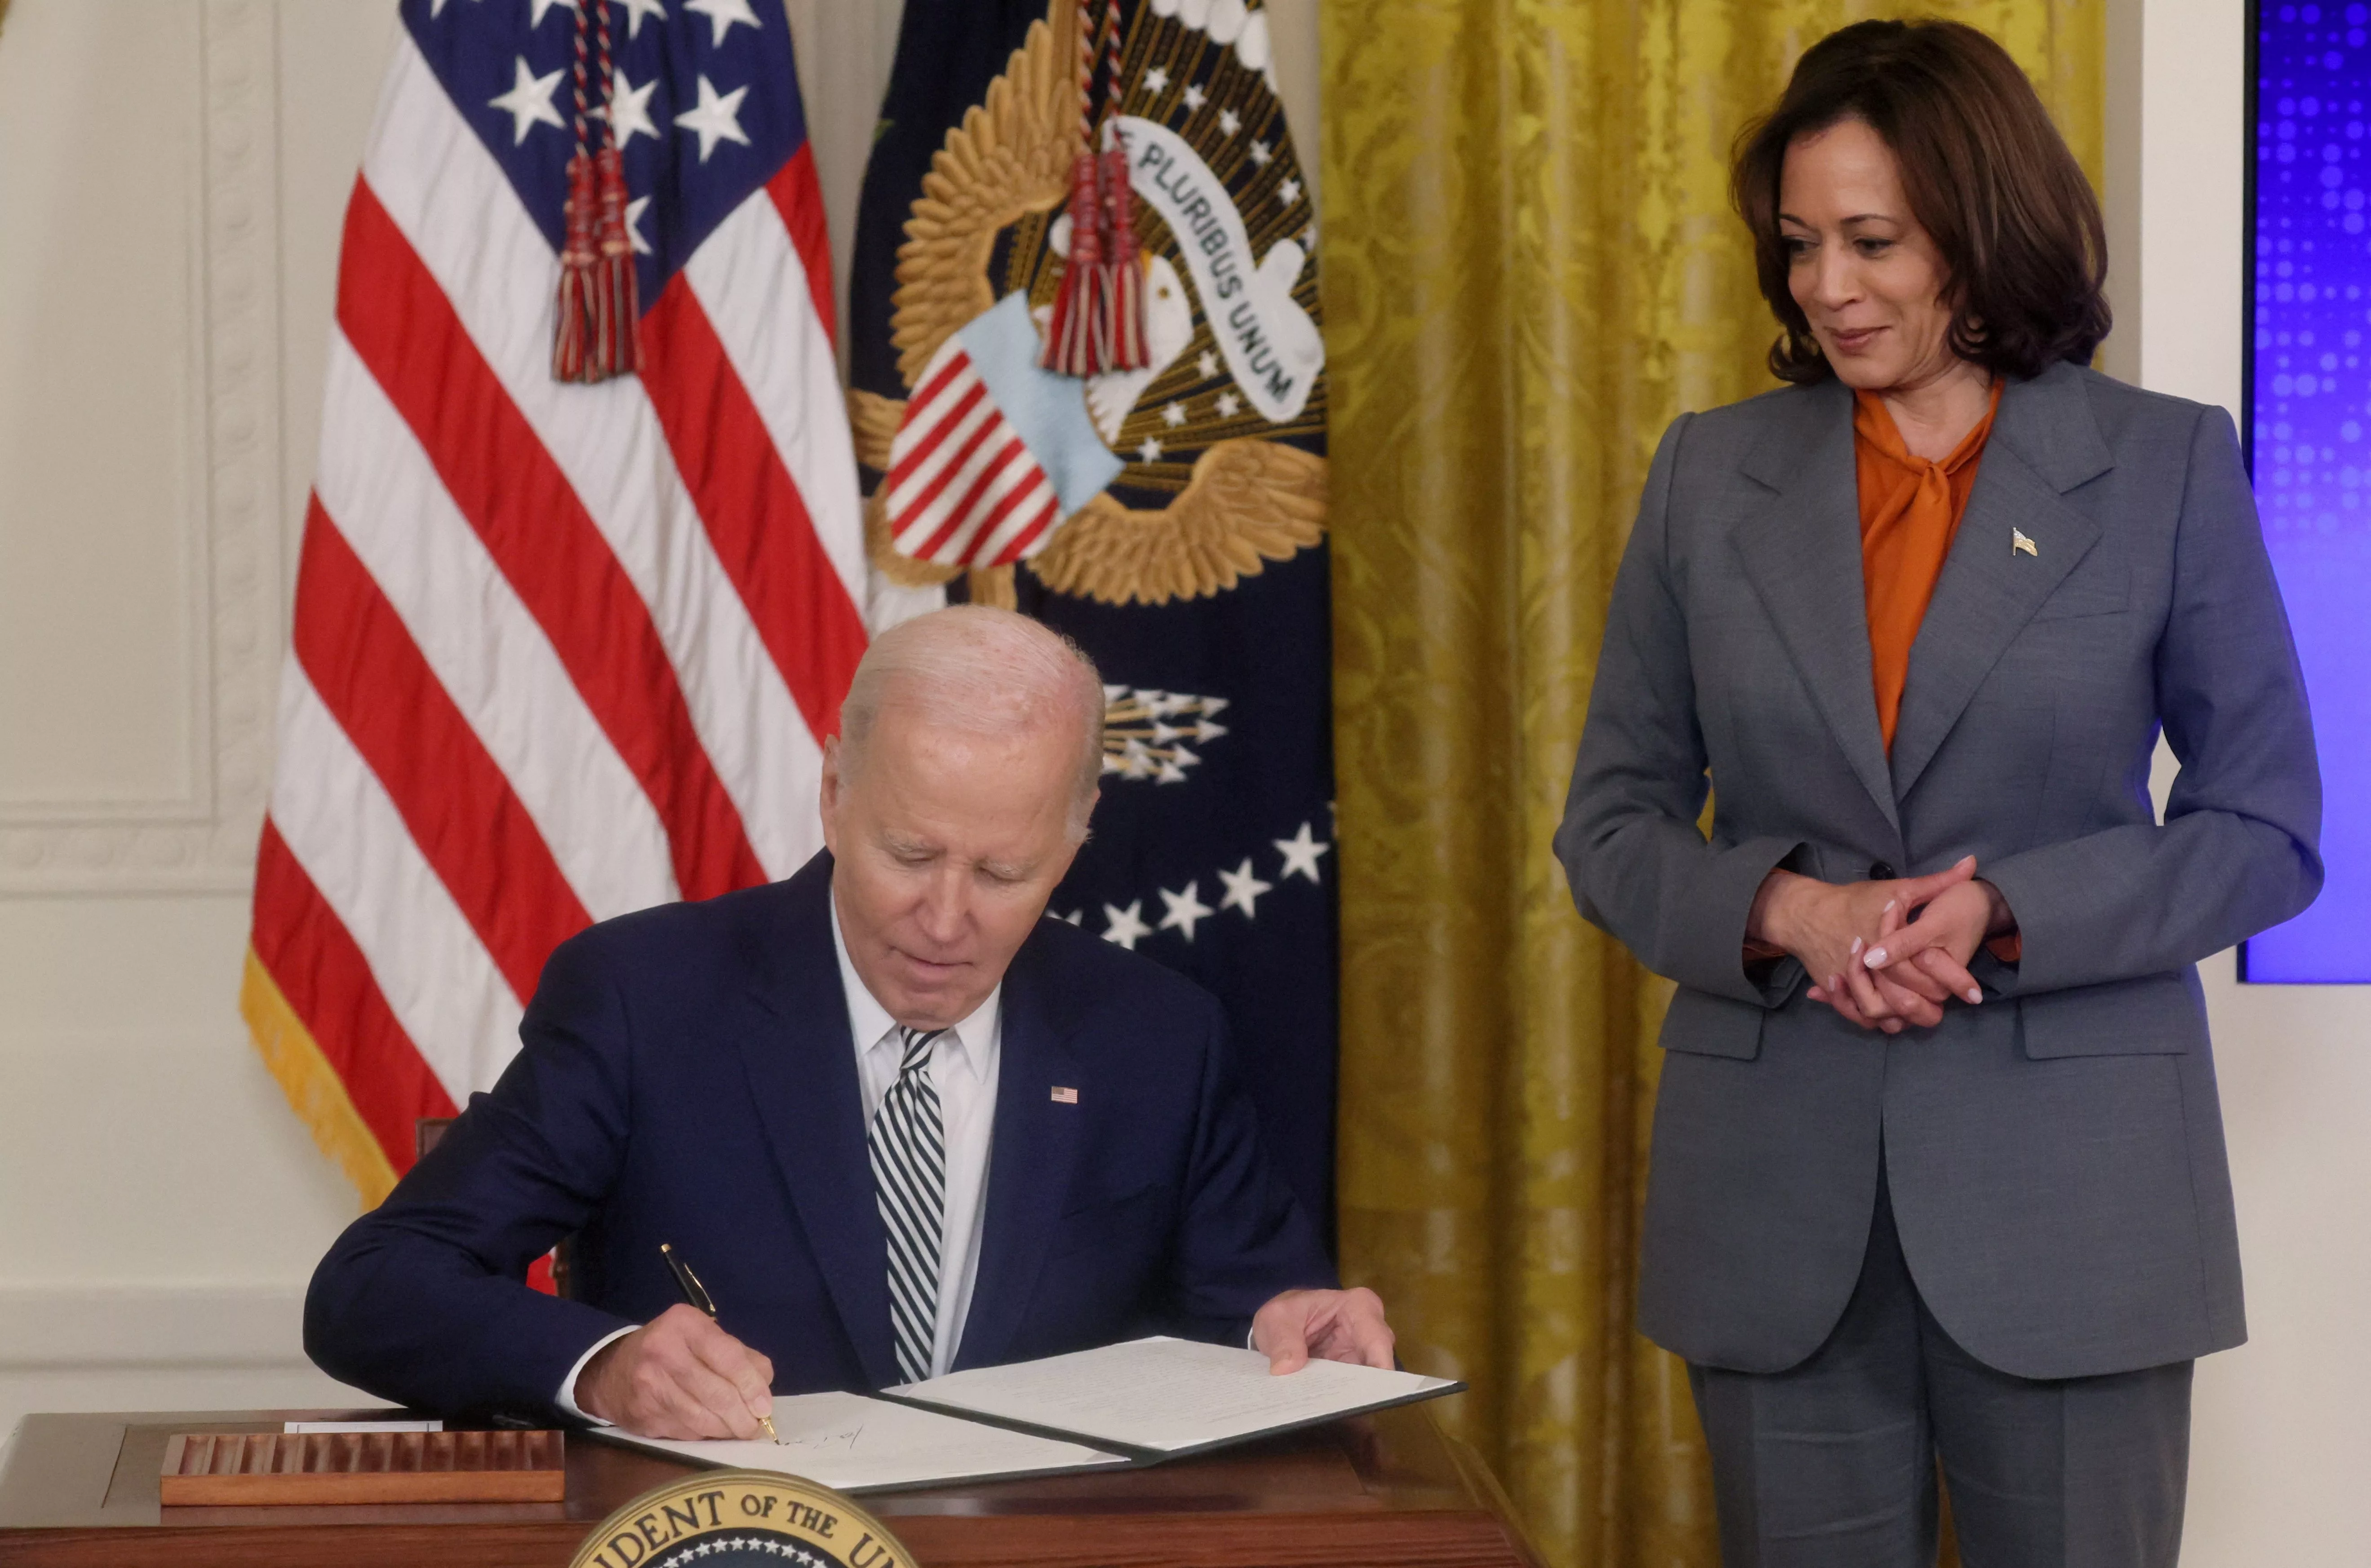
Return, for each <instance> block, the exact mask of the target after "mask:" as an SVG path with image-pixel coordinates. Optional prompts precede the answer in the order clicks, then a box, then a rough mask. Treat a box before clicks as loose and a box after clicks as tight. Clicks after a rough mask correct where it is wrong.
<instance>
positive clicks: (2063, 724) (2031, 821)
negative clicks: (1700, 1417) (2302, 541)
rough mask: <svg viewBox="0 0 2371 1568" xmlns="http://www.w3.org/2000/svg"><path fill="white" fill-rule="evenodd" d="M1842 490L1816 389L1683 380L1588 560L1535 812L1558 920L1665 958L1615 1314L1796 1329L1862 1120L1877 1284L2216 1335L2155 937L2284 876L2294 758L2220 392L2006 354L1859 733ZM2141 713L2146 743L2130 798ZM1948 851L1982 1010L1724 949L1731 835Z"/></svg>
mask: <svg viewBox="0 0 2371 1568" xmlns="http://www.w3.org/2000/svg"><path fill="white" fill-rule="evenodd" d="M1858 517H1859V508H1858V504H1857V498H1856V481H1855V477H1854V464H1853V437H1852V396H1851V393H1850V392H1849V391H1848V390H1847V389H1846V388H1845V387H1843V386H1839V385H1837V384H1835V383H1833V382H1829V383H1826V384H1823V385H1821V386H1810V387H1801V388H1787V389H1784V390H1780V391H1776V392H1772V393H1769V394H1767V395H1765V396H1763V397H1759V398H1752V399H1751V400H1749V401H1747V402H1743V403H1738V404H1734V405H1732V406H1730V407H1729V408H1725V409H1714V410H1712V411H1711V412H1709V413H1703V414H1690V415H1683V416H1682V417H1681V418H1680V419H1679V420H1678V421H1675V422H1674V423H1673V424H1672V425H1671V429H1670V430H1669V431H1668V432H1665V434H1664V436H1663V442H1662V445H1661V447H1660V449H1659V450H1658V451H1657V452H1656V455H1655V462H1654V467H1653V468H1652V469H1651V471H1650V472H1649V473H1648V478H1647V489H1646V493H1645V496H1644V498H1643V499H1642V501H1641V502H1640V503H1639V509H1638V522H1637V527H1636V529H1635V530H1634V531H1633V533H1632V535H1631V537H1630V542H1629V545H1628V548H1626V550H1625V553H1624V556H1623V559H1622V568H1621V571H1620V574H1619V576H1618V577H1617V578H1616V579H1615V582H1614V587H1613V605H1612V607H1611V610H1610V612H1609V615H1608V617H1607V622H1606V632H1605V644H1604V650H1603V653H1602V657H1601V659H1600V661H1599V663H1598V668H1597V676H1596V686H1595V690H1594V692H1593V693H1592V695H1591V698H1590V708H1589V721H1588V727H1587V729H1586V730H1585V731H1584V732H1583V733H1582V735H1581V742H1580V755H1579V759H1578V760H1577V761H1576V763H1575V764H1574V767H1573V777H1572V791H1571V795H1570V797H1569V798H1568V800H1567V804H1566V808H1565V817H1564V824H1563V826H1562V827H1561V828H1560V829H1559V830H1558V832H1557V834H1556V854H1557V856H1558V858H1559V859H1561V860H1562V861H1563V862H1564V866H1565V870H1566V872H1567V876H1568V877H1569V879H1570V881H1571V884H1572V890H1573V896H1574V899H1575V901H1576V902H1577V903H1578V904H1579V907H1580V912H1581V914H1582V915H1584V916H1585V917H1588V918H1589V919H1590V920H1591V921H1592V922H1594V923H1595V924H1597V925H1599V926H1602V927H1603V928H1605V929H1606V930H1607V931H1609V932H1611V933H1613V935H1614V936H1616V937H1618V938H1620V939H1621V940H1623V941H1624V942H1625V943H1627V944H1628V945H1629V947H1630V950H1631V951H1633V952H1635V953H1636V954H1637V956H1638V959H1639V961H1640V962H1641V963H1644V964H1646V966H1647V967H1648V968H1649V969H1651V970H1653V971H1655V972H1656V973H1657V974H1663V975H1667V976H1669V977H1670V978H1671V979H1673V980H1676V981H1677V982H1678V983H1679V993H1678V995H1677V997H1675V998H1674V1000H1673V1001H1672V1003H1671V1015H1670V1018H1669V1020H1667V1021H1666V1023H1665V1024H1664V1027H1663V1034H1662V1043H1663V1045H1664V1047H1665V1048H1666V1055H1665V1056H1664V1059H1663V1069H1662V1085H1661V1090H1660V1095H1659V1098H1658V1101H1657V1105H1656V1112H1655V1132H1654V1162H1653V1167H1652V1172H1651V1175H1650V1177H1649V1181H1648V1197H1647V1223H1646V1234H1645V1241H1644V1254H1645V1255H1644V1258H1643V1260H1642V1267H1641V1277H1640V1282H1639V1291H1638V1320H1639V1326H1640V1328H1641V1329H1643V1330H1644V1331H1645V1332H1646V1333H1647V1334H1648V1336H1649V1337H1650V1338H1652V1339H1653V1340H1655V1341H1656V1342H1657V1343H1660V1344H1662V1345H1664V1346H1666V1347H1668V1348H1670V1349H1671V1350H1673V1351H1676V1352H1678V1353H1679V1354H1680V1355H1683V1356H1685V1357H1686V1358H1687V1359H1689V1360H1691V1361H1695V1362H1702V1363H1706V1364H1708V1365H1711V1366H1725V1367H1732V1368H1736V1369H1739V1370H1742V1371H1752V1372H1772V1371H1778V1370H1781V1369H1783V1368H1785V1367H1787V1366H1792V1365H1794V1364H1795V1363H1797V1362H1798V1361H1800V1360H1802V1359H1803V1358H1804V1357H1806V1356H1808V1355H1810V1354H1811V1352H1812V1351H1814V1350H1816V1349H1817V1348H1819V1346H1820V1344H1821V1343H1822V1341H1823V1340H1824V1339H1825V1338H1826V1337H1827V1334H1828V1332H1829V1331H1830V1330H1831V1329H1832V1328H1833V1326H1834V1324H1835V1322H1836V1320H1837V1318H1838V1317H1839V1316H1840V1315H1841V1314H1842V1312H1843V1310H1844V1307H1845V1300H1846V1298H1847V1297H1849V1296H1850V1295H1851V1293H1852V1289H1853V1285H1854V1281H1855V1279H1856V1277H1857V1275H1858V1273H1859V1269H1860V1262H1861V1255H1862V1252H1863V1251H1864V1249H1865V1247H1866V1245H1867V1242H1868V1232H1869V1223H1870V1216H1871V1213H1872V1205H1873V1203H1874V1199H1875V1195H1876V1193H1877V1189H1878V1176H1879V1159H1880V1150H1882V1156H1881V1158H1882V1159H1883V1163H1884V1169H1885V1171H1886V1175H1887V1180H1888V1182H1889V1184H1890V1188H1891V1196H1892V1203H1893V1207H1894V1211H1895V1214H1896V1216H1897V1219H1898V1222H1899V1225H1900V1228H1901V1233H1902V1245H1903V1251H1904V1252H1905V1253H1906V1254H1907V1256H1908V1258H1909V1262H1910V1267H1911V1271H1912V1274H1914V1277H1915V1278H1916V1280H1917V1282H1918V1287H1919V1290H1920V1293H1921V1294H1922V1295H1923V1296H1924V1297H1925V1298H1926V1303H1927V1305H1928V1307H1929V1308H1930V1309H1931V1310H1932V1311H1933V1312H1934V1314H1935V1316H1936V1318H1937V1320H1938V1321H1939V1322H1940V1323H1941V1324H1942V1325H1943V1327H1944V1328H1945V1329H1946V1330H1947V1331H1948V1332H1949V1333H1950V1334H1951V1335H1952V1337H1953V1338H1954V1339H1956V1340H1958V1341H1959V1342H1960V1344H1961V1345H1963V1346H1964V1347H1965V1348H1966V1349H1967V1350H1969V1351H1970V1352H1971V1353H1972V1354H1973V1355H1976V1356H1978V1357H1979V1358H1981V1359H1982V1360H1984V1362H1986V1363H1988V1364H1990V1365H1991V1366H1995V1367H1997V1368H1999V1369H2001V1370H2003V1371H2007V1372H2010V1373H2014V1374H2017V1375H2018V1376H2021V1377H2028V1378H2064V1377H2076V1376H2083V1375H2088V1374H2094V1373H2105V1372H2115V1371H2122V1370H2126V1369H2130V1368H2134V1367H2140V1366H2156V1365H2159V1364H2162V1363H2166V1362H2171V1361H2179V1360H2183V1359H2186V1358H2188V1357H2192V1356H2195V1355H2203V1354H2204V1353H2206V1352H2208V1351H2213V1350H2219V1349H2223V1348H2226V1347H2227V1346H2230V1345H2234V1344H2238V1343H2240V1341H2241V1340H2243V1339H2244V1338H2246V1335H2247V1331H2246V1326H2245V1323H2244V1321H2243V1319H2242V1316H2241V1311H2240V1299H2239V1259H2238V1237H2237V1234H2236V1229H2235V1226H2234V1222H2233V1215H2232V1207H2231V1185H2230V1178H2229V1174H2228V1171H2227V1170H2226V1163H2225V1156H2224V1148H2223V1129H2222V1119H2221V1113H2220V1112H2219V1110H2218V1108H2217V1106H2216V1102H2215V1065H2214V1060H2213V1057H2212V1056H2211V1055H2210V1054H2209V1051H2208V1048H2207V1040H2206V1015H2205V1009H2204V1005H2203V998H2202V996H2201V993H2200V990H2199V986H2198V978H2197V974H2196V972H2195V971H2194V969H2193V967H2192V965H2193V964H2194V963H2196V961H2197V960H2199V959H2201V958H2203V957H2205V956H2206V955H2208V954H2210V953H2213V952H2215V951H2220V950H2221V949H2223V948H2226V947H2228V946H2230V945H2231V944H2232V943H2233V942H2235V941H2238V940H2240V939H2241V938H2243V937H2246V936H2249V935H2250V934H2251V933H2253V932H2256V931H2259V930H2261V929H2263V928H2265V927H2267V926H2271V925H2273V924H2275V923H2277V922H2279V921H2281V920H2284V919H2286V918H2288V917H2290V916H2292V915H2295V914H2296V912H2297V911H2298V910H2300V909H2303V908H2304V907H2305V906H2306V905H2307V904H2308V903H2310V902H2311V901H2312V899H2313V896H2314V894H2316V893H2317V892H2318V891H2319V888H2320V885H2321V861H2320V858H2319V853H2318V852H2317V849H2316V841H2317V837H2318V835H2319V830H2320V819H2321V786H2320V778H2319V771H2318V768H2317V766H2316V762H2315V757H2314V744H2313V733H2312V730H2311V728H2310V727H2309V725H2308V722H2307V713H2306V700H2305V688H2304V683H2303V680H2302V677H2301V676H2300V674H2299V672H2298V668H2297V662H2296V652H2295V650H2294V648H2293V647H2292V645H2291V643H2290V640H2289V630H2288V620H2287V617H2286V616H2285V614H2284V612H2283V610H2282V607H2281V600H2280V594H2279V591H2278V589H2277V588H2276V586H2275V585H2274V582H2273V574H2272V569H2271V565H2270V562H2269V561H2268V560H2267V559H2266V557H2265V553H2264V547H2263V538H2262V535H2261V531H2260V529H2259V527H2258V525H2257V522H2256V511H2255V504H2254V500H2253V497H2252V496H2251V495H2250V491H2249V488H2248V479H2247V476H2246V474H2245V473H2244V472H2243V470H2242V469H2241V467H2240V462H2239V453H2238V444H2237V442H2236V440H2235V438H2234V433H2233V431H2232V428H2231V421H2230V420H2229V418H2228V416H2226V414H2225V413H2223V411H2222V410H2221V409H2210V408H2203V407H2201V406H2200V405H2198V404H2195V403H2189V402H2183V401H2181V400H2180V399H2179V398H2166V397H2159V396H2157V395H2154V394H2151V393H2146V392H2142V391H2138V390H2136V389H2134V388H2133V387H2130V386H2123V385H2122V384H2121V383H2119V382H2115V381H2111V380H2110V379H2108V378H2107V377H2106V376H2103V375H2096V374H2094V373H2093V372H2090V371H2088V370H2080V369H2077V368H2076V367H2074V366H2072V365H2065V364H2060V365H2057V366H2054V367H2053V368H2052V369H2050V370H2049V371H2046V372H2045V373H2043V374H2042V375H2039V376H2037V377H2035V378H2034V379H2032V380H2030V381H2025V382H2012V383H2011V384H2010V385H2009V386H2008V387H2007V390H2006V391H2005V392H2004V393H2003V395H2002V398H2001V404H2000V412H1999V415H1998V418H1997V420H1996V421H1995V425H1994V428H1993V433H1992V437H1991V440H1990V442H1989V443H1988V444H1987V445H1986V447H1985V451H1984V459H1983V466H1982V467H1981V468H1980V469H1979V470H1978V472H1977V477H1976V483H1975V489H1974V491H1973V493H1972V495H1971V496H1970V498H1969V501H1968V507H1967V512H1966V513H1965V515H1964V516H1963V518H1962V520H1961V523H1960V531H1959V536H1958V537H1957V539H1956V540H1955V541H1954V542H1953V545H1952V548H1951V553H1950V557H1949V559H1948V561H1947V562H1946V563H1945V565H1944V568H1943V574H1942V578H1941V580H1940V581H1939V582H1937V586H1936V590H1935V597H1934V602H1933V604H1932V605H1931V606H1930V607H1929V608H1928V610H1927V612H1926V621H1925V624H1924V625H1923V626H1922V628H1920V630H1919V633H1918V639H1917V641H1916V643H1915V644H1914V646H1913V648H1912V651H1911V656H1910V674H1909V681H1908V685H1907V686H1906V688H1905V690H1904V693H1903V703H1902V713H1901V718H1900V722H1899V724H1898V726H1897V729H1896V732H1895V736H1894V744H1893V752H1892V755H1891V758H1890V759H1889V758H1888V756H1887V755H1886V751H1885V747H1884V744H1883V742H1882V740H1881V738H1880V736H1879V730H1878V721H1877V707H1876V700H1875V698H1874V697H1873V696H1872V694H1871V687H1870V676H1869V649H1868V619H1867V617H1866V614H1865V613H1864V610H1863V600H1862V587H1861V558H1860V533H1859V525H1858ZM2012 528H2014V529H2016V530H2018V531H2019V532H2021V533H2022V534H2023V535H2024V536H2025V537H2027V538H2028V539H2030V540H2031V541H2032V544H2033V553H2031V554H2028V553H2026V552H2024V551H2022V550H2013V549H2012V536H2011V529H2012ZM2160 724H2162V725H2163V727H2164V730H2165V733H2166V736H2167V739H2168V740H2169V742H2170V743H2171V744H2172V748H2173V751H2174V755H2176V756H2177V757H2179V758H2180V762H2181V774H2180V779H2179V780H2178V781H2177V782H2176V783H2175V785H2174V787H2173V794H2172V798H2171V800H2170V801H2169V802H2168V805H2167V808H2166V820H2165V823H2164V825H2162V826H2160V825H2158V824H2157V821H2156V816H2155V813H2154V812H2153V810H2152V808H2151V805H2150V801H2149V791H2148V779H2149V761H2150V756H2151V754H2152V752H2153V751H2154V749H2155V746H2156V744H2157V729H2158V726H2159V725H2160ZM1708 786H1709V787H1710V788H1711V789H1712V793H1713V802H1714V805H1713V820H1712V832H1711V839H1710V842H1706V838H1705V836H1704V835H1703V834H1701V833H1700V832H1699V831H1698V830H1697V827H1696V823H1697V820H1698V814H1699V813H1700V812H1701V810H1702V808H1703V805H1704V801H1705V795H1706V789H1707V787H1708ZM1971 853H1972V854H1973V855H1975V856H1976V857H1977V861H1978V871H1977V874H1978V875H1980V876H1984V877H1986V878H1989V879H1990V880H1991V881H1992V882H1994V883H1995V885H1996V886H1997V887H1998V888H1999V889H2000V891H2001V892H2002V894H2004V895H2006V896H2007V900H2008V904H2009V907H2010V908H2011V909H2012V910H2013V911H2014V912H2015V914H2016V917H2017V920H2018V927H2019V928H2020V929H2021V931H2022V933H2023V938H2024V952H2023V957H2022V959H2021V961H2020V962H2019V963H2017V964H2015V965H2005V964H2002V963H1998V962H1996V961H1995V960H1994V959H1992V958H1991V957H1990V956H1989V955H1988V954H1985V953H1983V952H1981V951H1980V952H1979V954H1978V955H1977V958H1976V961H1975V963H1973V964H1972V971H1973V973H1974V974H1975V976H1976V978H1977V979H1978V980H1979V981H1980V982H1981V983H1982V984H1983V986H1984V991H1985V998H1984V1002H1983V1004H1982V1005H1980V1006H1970V1005H1967V1004H1965V1003H1960V1002H1953V1003H1952V1004H1950V1006H1949V1010H1948V1011H1947V1012H1946V1014H1945V1016H1944V1018H1943V1020H1942V1022H1941V1023H1940V1024H1939V1025H1937V1027H1936V1028H1934V1029H1931V1030H1919V1029H1909V1030H1904V1031H1903V1032H1902V1033H1901V1034H1899V1035H1895V1036H1891V1037H1889V1036H1886V1035H1883V1034H1879V1033H1874V1032H1864V1031H1862V1030H1859V1029H1856V1028H1854V1027H1853V1026H1851V1025H1849V1024H1847V1023H1845V1021H1844V1020H1841V1019H1839V1018H1838V1017H1837V1016H1836V1015H1835V1014H1834V1013H1833V1012H1832V1011H1831V1010H1830V1009H1827V1008H1826V1007H1824V1006H1822V1005H1820V1004H1818V1003H1815V1002H1812V1001H1810V1000H1809V999H1807V998H1806V997H1805V996H1804V994H1803V993H1804V990H1805V988H1806V985H1807V981H1806V977H1805V975H1804V974H1803V971H1802V966H1801V965H1800V964H1798V963H1796V962H1795V961H1794V960H1792V959H1788V960H1786V961H1785V962H1783V963H1780V964H1779V965H1778V966H1777V968H1776V971H1775V974H1772V975H1771V976H1770V978H1769V980H1768V982H1767V984H1763V985H1757V984H1756V983H1755V982H1754V981H1753V980H1752V978H1750V977H1749V976H1748V975H1747V974H1746V971H1745V968H1744V965H1743V963H1742V960H1741V946H1742V943H1743V940H1744V935H1745V922H1746V915H1747V911H1748V907H1749V906H1750V905H1751V904H1752V899H1753V894H1754V891H1755V890H1756V889H1757V888H1758V887H1759V886H1760V885H1761V883H1762V881H1763V878H1764V875H1766V874H1767V873H1768V872H1769V871H1770V870H1771V869H1772V868H1774V867H1777V866H1786V867H1788V868H1790V869H1793V870H1799V871H1802V872H1804V873H1805V874H1807V875H1810V876H1816V877H1821V878H1824V879H1826V880H1828V881H1831V882H1846V881H1851V880H1853V879H1856V878H1860V877H1870V876H1878V877H1882V876H1888V875H1891V874H1894V869H1895V868H1899V871H1900V874H1902V875H1904V876H1914V875H1919V874H1923V873H1925V872H1927V871H1932V870H1939V869H1941V868H1943V867H1946V866H1949V864H1951V862H1952V861H1954V860H1956V859H1959V858H1960V856H1962V855H1966V854H1971Z"/></svg>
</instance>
